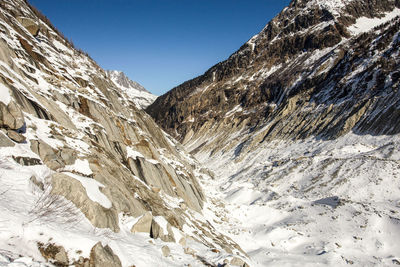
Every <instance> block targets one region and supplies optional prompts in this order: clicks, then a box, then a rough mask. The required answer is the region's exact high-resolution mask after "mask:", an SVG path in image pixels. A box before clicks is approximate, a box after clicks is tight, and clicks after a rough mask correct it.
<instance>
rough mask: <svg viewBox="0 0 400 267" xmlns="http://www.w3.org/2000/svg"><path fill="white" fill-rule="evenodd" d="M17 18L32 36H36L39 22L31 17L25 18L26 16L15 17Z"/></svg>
mask: <svg viewBox="0 0 400 267" xmlns="http://www.w3.org/2000/svg"><path fill="white" fill-rule="evenodd" d="M17 20H18V21H19V23H21V24H22V26H24V27H25V29H27V30H28V31H29V32H30V33H31V34H32V35H33V36H37V35H38V33H39V23H37V22H36V21H34V20H33V19H31V18H26V17H17Z"/></svg>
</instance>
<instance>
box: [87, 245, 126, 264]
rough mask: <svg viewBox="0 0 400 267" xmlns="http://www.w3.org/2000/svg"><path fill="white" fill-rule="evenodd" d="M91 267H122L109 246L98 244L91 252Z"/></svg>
mask: <svg viewBox="0 0 400 267" xmlns="http://www.w3.org/2000/svg"><path fill="white" fill-rule="evenodd" d="M89 266H90V267H121V266H122V265H121V261H120V259H119V258H118V256H117V255H115V254H114V252H113V251H112V249H111V248H110V247H109V246H108V245H107V246H105V247H103V245H102V244H101V242H98V243H97V244H96V245H95V246H94V247H93V248H92V250H91V252H90V262H89Z"/></svg>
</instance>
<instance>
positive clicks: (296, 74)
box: [147, 0, 400, 266]
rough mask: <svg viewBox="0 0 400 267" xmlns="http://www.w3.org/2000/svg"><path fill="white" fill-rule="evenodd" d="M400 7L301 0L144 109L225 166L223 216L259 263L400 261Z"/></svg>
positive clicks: (219, 172) (220, 171)
mask: <svg viewBox="0 0 400 267" xmlns="http://www.w3.org/2000/svg"><path fill="white" fill-rule="evenodd" d="M399 15H400V2H399V1H395V0H388V1H374V0H371V1H358V0H330V1H319V0H313V1H292V2H291V3H290V5H289V6H288V7H287V8H285V9H284V10H283V11H282V12H281V13H280V14H279V15H277V16H276V17H275V18H274V19H273V20H272V21H271V22H269V23H268V24H267V25H266V27H265V28H264V29H263V30H262V31H261V32H260V33H259V34H258V35H256V36H254V37H253V38H252V39H250V40H249V41H248V42H247V43H246V44H244V45H243V46H242V47H241V48H240V49H239V50H238V51H237V52H236V53H234V54H233V55H232V56H230V57H229V58H228V59H227V60H226V61H224V62H221V63H219V64H217V65H215V66H214V67H212V68H211V69H209V70H208V71H207V72H206V73H205V74H204V75H202V76H200V77H197V78H195V79H193V80H190V81H188V82H186V83H184V84H182V85H180V86H178V87H176V88H174V89H172V90H171V91H170V92H168V93H166V94H165V95H163V96H161V97H159V98H158V99H157V100H156V101H155V102H154V103H153V104H152V105H151V106H149V107H148V108H147V112H148V113H149V114H151V116H152V117H153V118H154V119H155V120H156V121H157V123H158V124H159V125H161V126H162V127H163V128H164V129H165V130H166V131H167V132H168V133H170V134H171V135H173V136H175V137H176V138H177V139H179V140H180V141H181V142H182V143H183V144H184V146H185V147H186V148H187V149H188V150H189V151H191V152H192V153H193V154H194V155H195V156H196V158H197V159H199V160H200V161H201V162H203V163H205V164H206V166H208V167H209V168H211V169H212V170H213V171H214V172H215V174H216V179H215V180H209V181H208V185H207V189H206V190H205V192H207V193H208V194H214V195H218V196H221V197H223V198H225V200H226V204H225V207H224V208H220V207H215V209H216V210H217V211H218V210H224V209H225V210H229V211H230V213H231V215H230V220H229V221H228V222H226V223H223V224H221V225H219V227H218V228H219V229H224V230H225V231H227V232H228V233H230V234H231V235H230V236H231V237H232V238H233V239H234V240H236V241H237V242H239V243H240V244H241V246H242V247H243V248H244V250H245V251H246V252H248V254H249V255H250V256H251V257H253V260H254V262H255V264H256V265H257V264H258V265H259V266H270V265H274V266H275V265H277V266H304V265H307V266H308V265H309V266H314V265H317V264H321V265H328V266H342V265H346V264H350V265H351V264H355V265H381V266H390V265H392V264H398V263H399V262H400V255H399V254H398V252H397V251H398V249H399V247H398V245H397V244H396V242H395V239H394V238H393V237H392V234H393V233H397V234H398V233H399V232H398V230H395V229H397V226H398V222H399V220H400V218H399V214H400V209H399V203H398V197H397V195H398V194H400V191H399V188H400V187H399V181H398V175H399V173H398V171H397V170H398V169H399V168H400V165H399V159H400V158H399V153H398V149H397V147H398V145H399V142H400V136H399V133H400V128H399V123H398V121H399V114H400V113H399V103H400V102H399V100H400V94H399V89H400V85H399V78H400V76H399V63H400V61H399V53H400V50H399V47H400V46H399V42H400V38H399V32H400V22H399V21H400V19H399ZM386 249H387V250H386Z"/></svg>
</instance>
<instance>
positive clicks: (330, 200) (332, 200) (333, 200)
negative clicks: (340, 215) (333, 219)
mask: <svg viewBox="0 0 400 267" xmlns="http://www.w3.org/2000/svg"><path fill="white" fill-rule="evenodd" d="M314 204H318V205H326V206H330V207H332V208H336V207H337V206H339V204H340V199H339V197H336V196H335V197H326V198H322V199H319V200H316V201H314Z"/></svg>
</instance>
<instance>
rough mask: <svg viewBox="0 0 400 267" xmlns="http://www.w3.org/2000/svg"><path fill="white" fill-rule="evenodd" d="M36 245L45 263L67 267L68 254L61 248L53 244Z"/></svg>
mask: <svg viewBox="0 0 400 267" xmlns="http://www.w3.org/2000/svg"><path fill="white" fill-rule="evenodd" d="M37 245H38V249H39V251H40V253H41V254H42V256H43V258H45V259H46V260H47V261H49V262H51V263H53V264H54V265H56V266H61V267H64V266H69V260H68V254H67V252H66V251H65V249H64V248H63V247H62V246H57V245H56V244H53V243H50V244H46V245H45V244H43V243H40V242H39V243H38V244H37Z"/></svg>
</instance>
